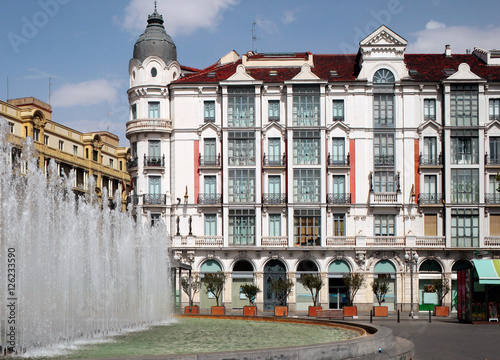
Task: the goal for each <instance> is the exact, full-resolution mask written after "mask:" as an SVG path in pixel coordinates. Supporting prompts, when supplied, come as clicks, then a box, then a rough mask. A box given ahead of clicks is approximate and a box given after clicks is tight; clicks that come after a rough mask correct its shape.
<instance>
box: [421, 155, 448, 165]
mask: <svg viewBox="0 0 500 360" xmlns="http://www.w3.org/2000/svg"><path fill="white" fill-rule="evenodd" d="M418 161H419V164H420V166H439V165H443V155H442V154H439V155H438V156H435V155H422V154H420V156H419V159H418Z"/></svg>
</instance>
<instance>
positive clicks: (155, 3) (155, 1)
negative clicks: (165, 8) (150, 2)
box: [155, 0, 156, 11]
mask: <svg viewBox="0 0 500 360" xmlns="http://www.w3.org/2000/svg"><path fill="white" fill-rule="evenodd" d="M155 11H156V0H155Z"/></svg>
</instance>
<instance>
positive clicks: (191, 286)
mask: <svg viewBox="0 0 500 360" xmlns="http://www.w3.org/2000/svg"><path fill="white" fill-rule="evenodd" d="M181 286H182V290H183V291H184V292H185V293H186V295H187V296H188V298H189V306H185V307H184V313H186V314H198V313H199V312H200V311H199V307H198V305H193V299H194V297H195V295H196V294H197V293H198V291H200V278H199V277H198V275H196V276H194V277H193V276H191V278H189V277H187V276H184V277H183V278H182V279H181Z"/></svg>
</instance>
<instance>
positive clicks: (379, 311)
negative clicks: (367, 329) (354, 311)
mask: <svg viewBox="0 0 500 360" xmlns="http://www.w3.org/2000/svg"><path fill="white" fill-rule="evenodd" d="M388 315H389V309H388V307H387V306H374V307H373V316H379V317H383V316H385V317H387V316H388Z"/></svg>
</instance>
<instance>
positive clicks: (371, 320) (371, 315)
mask: <svg viewBox="0 0 500 360" xmlns="http://www.w3.org/2000/svg"><path fill="white" fill-rule="evenodd" d="M372 311H373V310H370V323H372V322H373V313H372Z"/></svg>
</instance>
